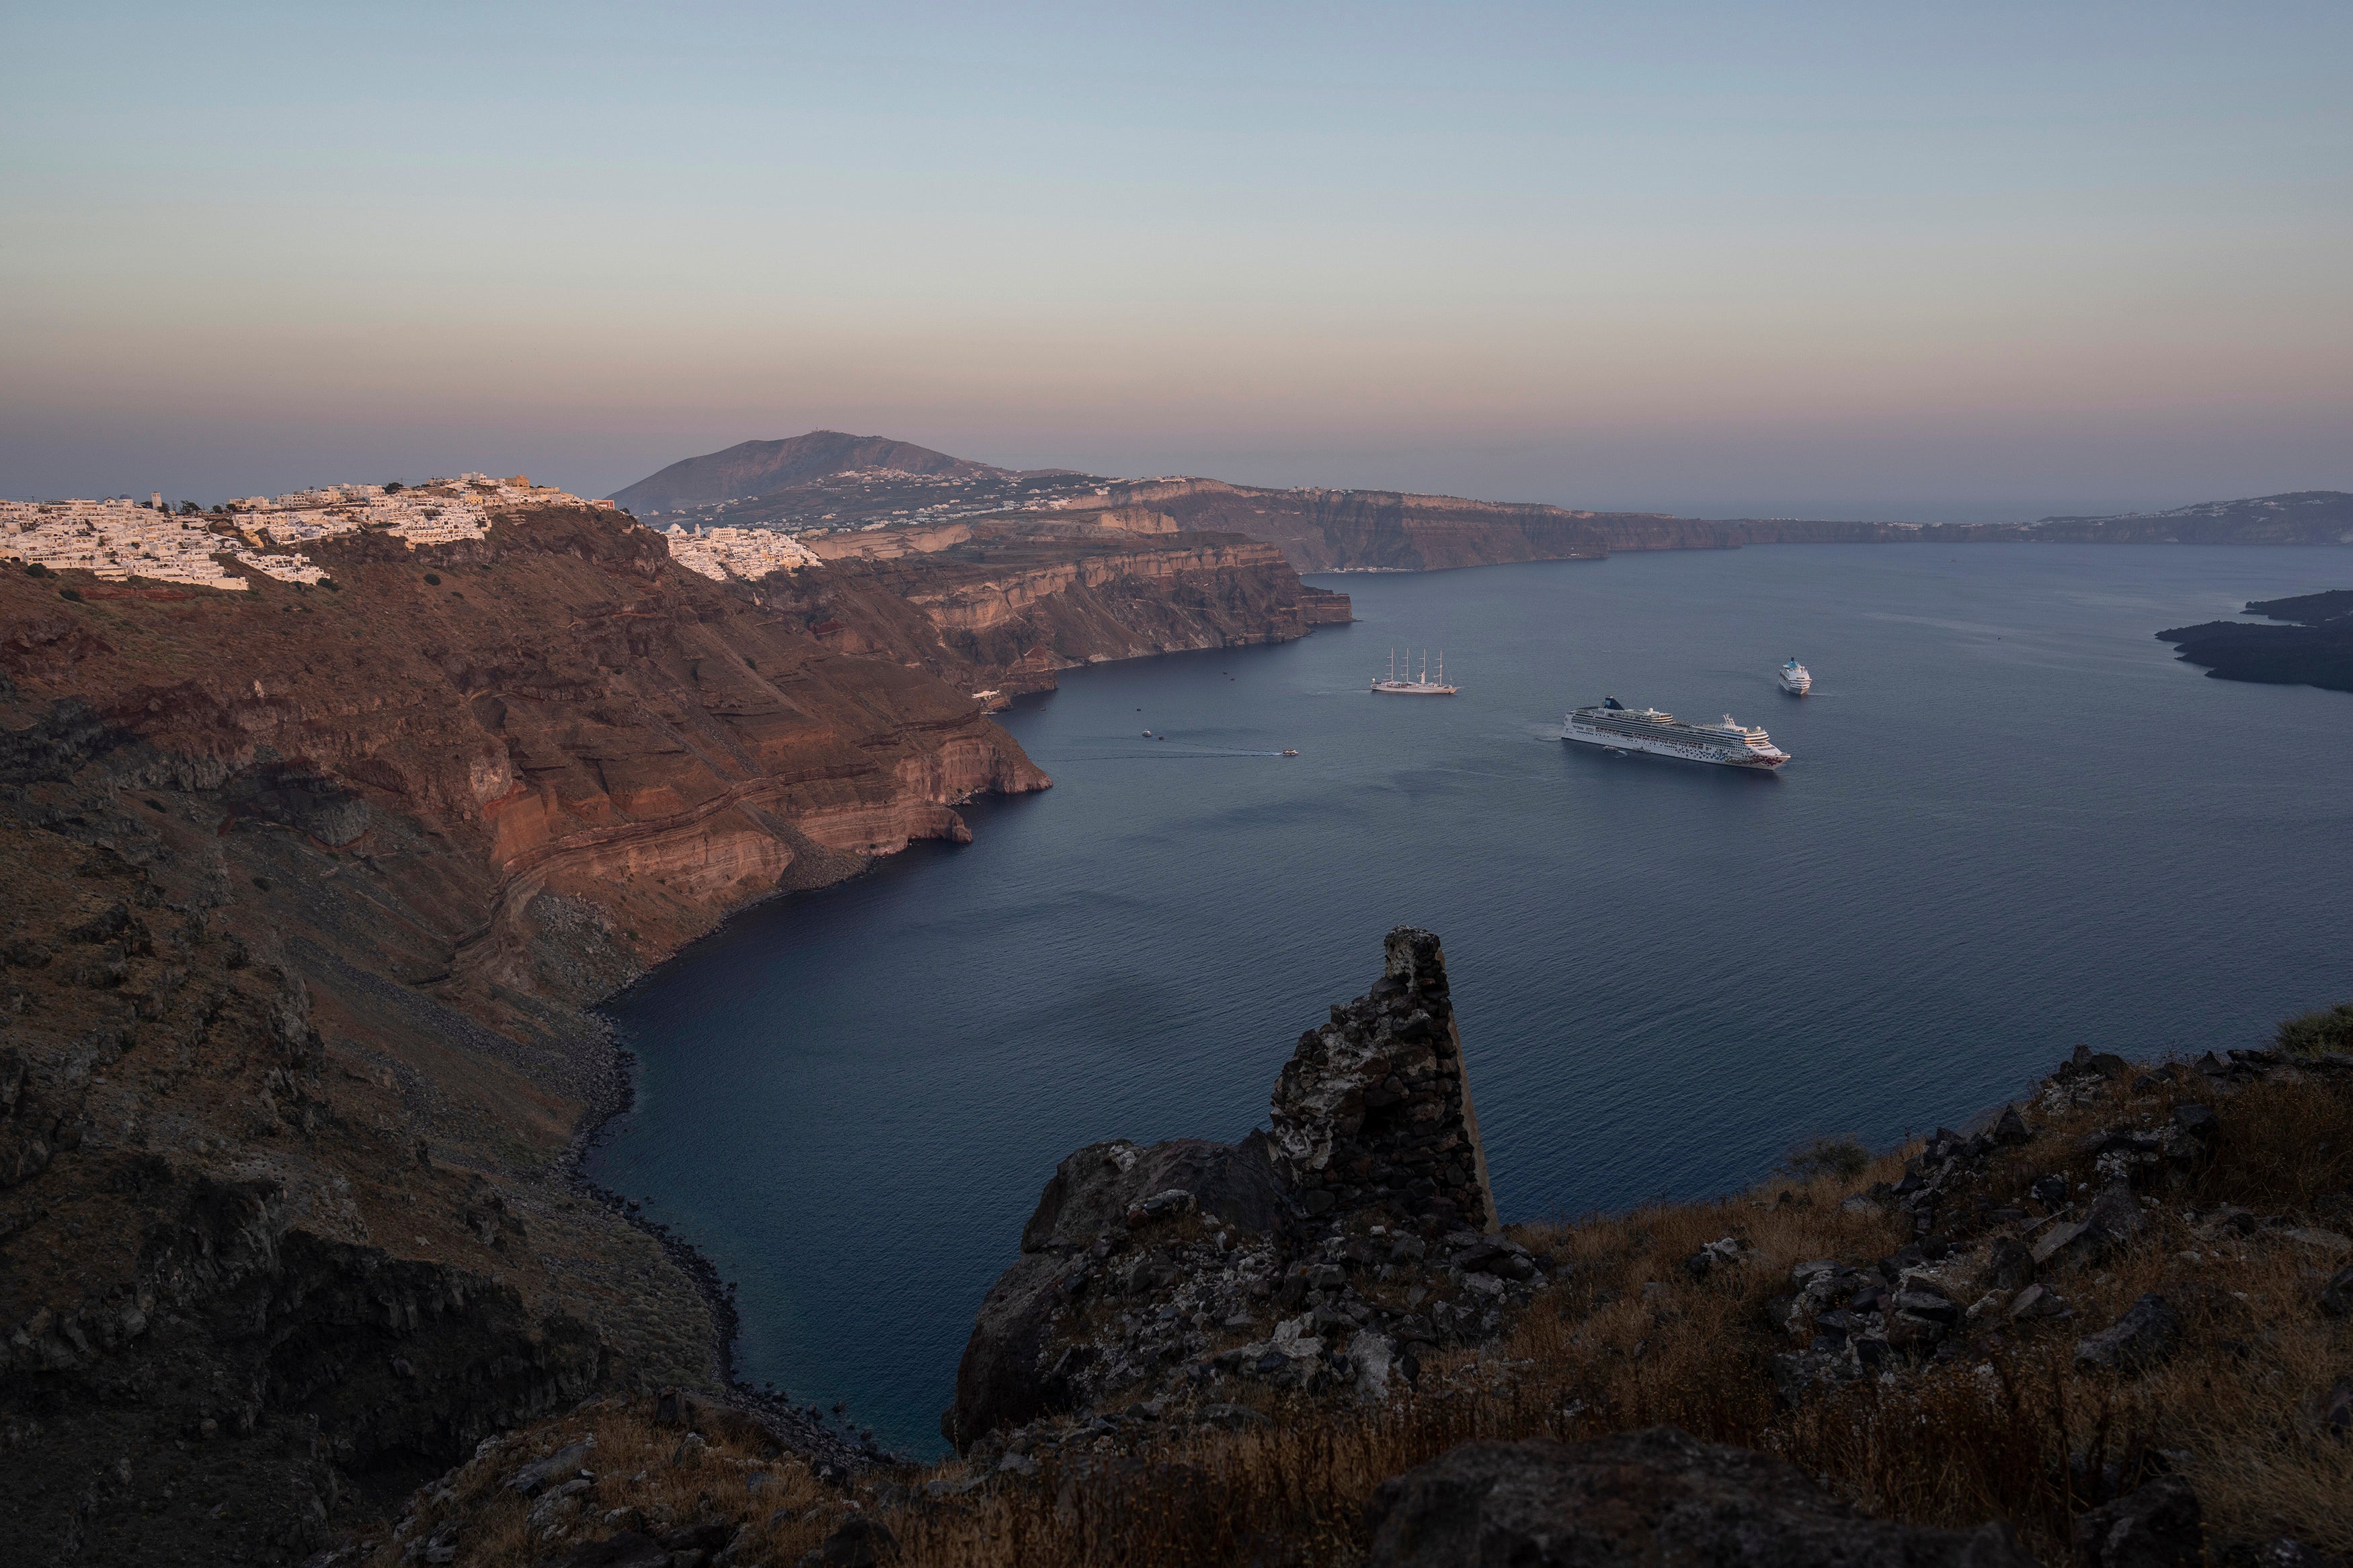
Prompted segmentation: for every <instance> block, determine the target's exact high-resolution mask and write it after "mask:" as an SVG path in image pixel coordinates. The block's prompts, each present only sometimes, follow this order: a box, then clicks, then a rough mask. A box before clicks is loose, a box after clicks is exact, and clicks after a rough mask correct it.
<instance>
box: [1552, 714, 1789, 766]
mask: <svg viewBox="0 0 2353 1568" xmlns="http://www.w3.org/2000/svg"><path fill="white" fill-rule="evenodd" d="M1560 738H1561V739H1562V740H1564V741H1582V742H1585V743H1586V744H1587V745H1588V746H1607V747H1609V749H1610V750H1611V751H1613V752H1649V753H1650V754H1651V756H1654V757H1673V758H1675V759H1677V760H1678V761H1680V762H1686V763H1710V764H1712V765H1713V766H1715V767H1720V768H1746V769H1749V770H1750V771H1752V772H1762V773H1771V772H1772V771H1773V770H1774V769H1775V768H1778V767H1779V766H1780V765H1781V764H1782V763H1786V762H1788V760H1789V754H1788V752H1783V751H1780V750H1778V748H1777V749H1775V750H1773V751H1770V752H1759V751H1757V750H1755V749H1753V748H1751V747H1747V746H1739V747H1735V746H1718V745H1712V744H1710V743H1708V742H1690V741H1681V740H1676V739H1673V738H1672V737H1670V736H1665V735H1620V734H1613V733H1611V732H1609V731H1604V730H1596V729H1592V728H1590V727H1588V726H1587V725H1584V724H1580V723H1578V722H1577V719H1576V718H1575V716H1573V715H1572V716H1571V717H1570V719H1569V721H1568V727H1567V729H1566V730H1564V731H1562V732H1561V737H1560Z"/></svg>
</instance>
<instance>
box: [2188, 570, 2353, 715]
mask: <svg viewBox="0 0 2353 1568" xmlns="http://www.w3.org/2000/svg"><path fill="white" fill-rule="evenodd" d="M2247 614H2249V615H2251V616H2263V617H2264V618H2265V619H2267V620H2271V621H2274V622H2277V623H2280V624H2278V625H2274V626H2255V625H2253V624H2251V623H2249V622H2246V621H2208V622H2206V623H2205V624H2203V625H2202V626H2175V627H2174V628H2173V629H2171V630H2170V631H2162V632H2159V633H2158V634H2157V637H2158V641H2159V642H2169V643H2173V644H2175V645H2177V646H2178V647H2179V648H2180V649H2181V655H2180V657H2181V660H2182V662H2183V663H2185V664H2202V665H2205V666H2206V667H2207V670H2206V673H2207V674H2209V675H2211V676H2212V677H2213V678H2214V679H2217V680H2252V681H2256V682H2259V683H2261V684H2263V685H2267V686H2318V687H2322V688H2325V689H2328V690H2331V691H2353V589H2346V588H2339V589H2336V590H2334V591H2332V592H2329V593H2325V594H2301V595H2296V596H2295V597H2294V598H2289V599H2260V600H2256V601H2253V602H2252V603H2250V604H2249V605H2247Z"/></svg>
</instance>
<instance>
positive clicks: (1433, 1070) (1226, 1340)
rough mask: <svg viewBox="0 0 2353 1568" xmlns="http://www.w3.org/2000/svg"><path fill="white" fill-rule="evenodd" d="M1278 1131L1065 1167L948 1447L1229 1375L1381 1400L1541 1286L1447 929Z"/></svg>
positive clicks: (1303, 1042)
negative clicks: (1508, 1181) (1497, 1159)
mask: <svg viewBox="0 0 2353 1568" xmlns="http://www.w3.org/2000/svg"><path fill="white" fill-rule="evenodd" d="M1273 1127H1274V1131H1273V1132H1272V1134H1271V1135H1270V1134H1268V1133H1265V1132H1253V1133H1252V1134H1250V1136H1249V1137H1248V1138H1245V1139H1244V1140H1242V1142H1240V1143H1239V1144H1225V1143H1212V1142H1203V1141H1201V1140H1198V1139H1181V1140H1177V1141H1175V1142H1166V1143H1158V1144H1154V1145H1152V1146H1151V1147H1149V1148H1140V1147H1138V1146H1137V1145H1135V1144H1133V1143H1128V1142H1113V1143H1098V1144H1094V1145H1092V1146H1090V1147H1088V1148H1085V1149H1082V1150H1080V1151H1079V1152H1077V1153H1075V1154H1072V1155H1071V1156H1070V1157H1069V1158H1068V1159H1066V1160H1064V1161H1063V1162H1062V1163H1061V1165H1060V1167H1059V1168H1058V1169H1057V1170H1056V1171H1055V1173H1054V1176H1053V1179H1052V1180H1051V1181H1050V1182H1049V1183H1047V1184H1046V1190H1045V1192H1044V1194H1042V1195H1041V1196H1040V1197H1039V1203H1038V1209H1037V1212H1036V1213H1035V1214H1034V1215H1031V1216H1030V1219H1029V1224H1028V1225H1027V1226H1024V1227H1023V1229H1022V1233H1021V1253H1022V1256H1021V1257H1020V1258H1019V1259H1018V1260H1017V1261H1016V1262H1015V1263H1014V1264H1013V1266H1012V1267H1011V1268H1008V1269H1007V1270H1006V1271H1005V1273H1004V1274H1003V1275H1002V1276H1001V1277H999V1279H997V1283H996V1285H995V1286H994V1287H993V1288H992V1289H990V1290H989V1293H988V1296H987V1300H985V1301H984V1302H983V1303H982V1305H981V1309H980V1312H979V1315H978V1317H977V1319H976V1321H975V1323H974V1325H973V1331H972V1337H971V1340H970V1342H968V1343H967V1344H966V1346H965V1353H964V1359H963V1362H962V1363H961V1364H960V1365H959V1366H958V1368H957V1372H956V1396H955V1405H954V1406H953V1407H952V1408H951V1409H950V1410H949V1411H948V1412H947V1413H946V1414H945V1415H944V1416H943V1417H942V1420H941V1428H942V1430H943V1432H944V1434H945V1435H946V1436H948V1437H949V1438H950V1439H952V1440H953V1441H955V1443H956V1444H957V1445H958V1446H959V1447H969V1446H970V1445H972V1444H973V1443H974V1442H975V1441H976V1440H977V1439H982V1438H985V1437H987V1436H989V1435H990V1434H992V1433H997V1432H1000V1431H1002V1430H1003V1429H1007V1428H1010V1427H1015V1426H1021V1425H1023V1424H1025V1423H1028V1422H1030V1421H1033V1420H1035V1419H1037V1418H1039V1417H1040V1416H1044V1415H1053V1414H1055V1413H1058V1412H1060V1411H1065V1410H1070V1409H1073V1408H1082V1407H1088V1406H1100V1405H1103V1403H1104V1402H1106V1401H1108V1400H1110V1399H1112V1398H1113V1397H1121V1398H1130V1399H1134V1398H1142V1397H1144V1396H1145V1394H1150V1393H1152V1392H1154V1391H1159V1392H1161V1393H1168V1392H1173V1391H1176V1390H1178V1389H1183V1390H1187V1391H1188V1392H1191V1393H1193V1394H1197V1395H1205V1391H1206V1395H1205V1396H1213V1395H1214V1392H1215V1389H1216V1388H1217V1386H1218V1385H1219V1384H1220V1383H1223V1382H1226V1381H1227V1380H1236V1381H1239V1382H1244V1383H1261V1384H1273V1385H1275V1386H1277V1387H1283V1388H1306V1389H1318V1388H1332V1387H1340V1388H1348V1387H1354V1388H1356V1389H1358V1390H1360V1391H1361V1392H1363V1393H1365V1394H1378V1393H1379V1392H1380V1391H1381V1390H1382V1389H1384V1388H1386V1387H1387V1386H1388V1379H1389V1377H1390V1375H1391V1371H1392V1368H1393V1367H1394V1368H1402V1369H1405V1370H1406V1371H1407V1373H1408V1374H1410V1369H1411V1368H1412V1367H1413V1365H1414V1364H1415V1363H1416V1360H1417V1357H1418V1355H1419V1353H1422V1352H1428V1351H1429V1350H1430V1348H1431V1347H1433V1346H1435V1345H1438V1344H1444V1343H1455V1342H1463V1341H1470V1340H1477V1339H1479V1338H1482V1337H1483V1336H1484V1335H1486V1334H1490V1333H1492V1332H1493V1331H1494V1330H1495V1329H1496V1327H1497V1326H1498V1324H1499V1323H1500V1322H1501V1321H1502V1317H1501V1314H1502V1310H1504V1309H1505V1308H1507V1307H1508V1306H1510V1305H1511V1304H1513V1303H1514V1302H1515V1301H1524V1300H1526V1299H1527V1297H1528V1296H1529V1294H1531V1293H1532V1292H1533V1291H1534V1290H1535V1289H1539V1288H1541V1285H1542V1283H1543V1280H1544V1279H1545V1274H1546V1260H1544V1259H1541V1258H1536V1257H1534V1256H1533V1255H1531V1254H1530V1253H1529V1252H1528V1251H1527V1250H1526V1248H1525V1247H1520V1246H1518V1245H1517V1244H1515V1243H1513V1242H1509V1241H1506V1240H1504V1239H1503V1238H1502V1237H1500V1236H1497V1235H1495V1234H1494V1231H1495V1229H1496V1224H1495V1218H1494V1209H1495V1205H1494V1197H1493V1194H1492V1193H1491V1192H1490V1190H1489V1188H1488V1184H1487V1166H1486V1154H1485V1152H1484V1150H1483V1149H1482V1147H1481V1145H1480V1142H1479V1126H1478V1121H1477V1119H1476V1117H1475V1116H1474V1115H1473V1114H1472V1106H1471V1094H1470V1088H1469V1084H1468V1082H1467V1081H1466V1079H1465V1078H1464V1074H1463V1069H1462V1049H1461V1041H1460V1039H1459V1038H1457V1037H1456V1033H1455V1028H1454V1014H1453V1007H1452V1004H1451V998H1450V995H1449V992H1448V988H1447V981H1446V956H1445V953H1444V952H1443V950H1442V949H1441V948H1440V945H1439V941H1438V938H1437V937H1436V936H1435V935H1433V934H1432V933H1430V932H1429V931H1419V930H1416V929H1414V928H1411V927H1399V928H1398V930H1396V931H1391V932H1390V933H1389V935H1388V942H1387V962H1386V964H1385V966H1384V969H1383V973H1382V975H1381V978H1380V979H1379V980H1378V981H1377V982H1376V983H1375V984H1374V986H1373V988H1372V990H1371V992H1370V993H1369V994H1366V995H1365V996H1363V997H1360V998H1358V999H1357V1000H1356V1001H1355V1002H1351V1003H1346V1004H1343V1005H1335V1006H1334V1007H1333V1009H1332V1021H1331V1022H1330V1023H1329V1024H1327V1025H1325V1026H1323V1027H1321V1028H1317V1029H1311V1030H1309V1031H1308V1032H1307V1033H1306V1034H1304V1035H1303V1036H1302V1037H1300V1041H1299V1046H1298V1049H1297V1051H1296V1052H1295V1054H1294V1055H1293V1058H1292V1059H1291V1061H1290V1063H1289V1064H1288V1065H1287V1066H1285V1067H1284V1068H1283V1069H1282V1078H1281V1079H1280V1080H1279V1081H1278V1083H1277V1084H1276V1087H1275V1090H1274V1096H1273Z"/></svg>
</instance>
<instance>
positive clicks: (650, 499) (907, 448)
mask: <svg viewBox="0 0 2353 1568" xmlns="http://www.w3.org/2000/svg"><path fill="white" fill-rule="evenodd" d="M854 468H893V469H896V470H898V471H899V472H901V473H907V474H943V475H950V476H954V477H955V478H959V479H977V478H980V477H982V476H984V475H996V474H1002V473H1004V472H1005V471H1006V470H1005V469H1003V468H991V467H990V466H989V465H987V463H975V462H970V461H968V460H966V459H965V458H951V457H949V456H948V455H947V454H946V453H945V452H934V451H933V450H932V449H931V448H930V447H918V446H916V445H914V444H913V442H910V441H893V440H892V439H891V438H890V437H887V436H851V435H847V434H845V433H843V432H842V431H839V430H812V431H810V432H809V433H808V434H807V435H806V436H795V437H791V438H790V439H788V440H783V441H741V442H738V443H736V444H735V445H734V446H733V447H728V448H727V449H726V450H725V451H723V452H711V453H707V454H705V455H704V456H702V457H700V458H684V459H682V460H681V461H679V462H675V463H672V464H671V465H670V467H669V468H664V469H662V470H661V472H659V473H658V474H655V475H652V476H651V477H649V478H647V479H639V480H638V482H637V483H636V484H633V485H631V486H630V487H629V488H628V489H623V490H616V491H614V492H613V498H612V499H613V500H615V501H617V502H618V503H619V504H620V505H622V506H624V507H627V508H628V510H631V511H638V512H649V511H678V510H683V509H685V508H689V507H698V506H709V505H711V504H712V503H713V502H716V501H723V500H740V499H742V498H744V497H748V496H765V495H769V494H772V493H774V492H775V491H777V490H781V489H787V488H789V487H791V486H793V485H797V484H801V483H804V482H806V481H807V480H810V479H820V478H823V477H824V476H825V475H828V474H838V473H841V472H844V471H845V470H849V469H854Z"/></svg>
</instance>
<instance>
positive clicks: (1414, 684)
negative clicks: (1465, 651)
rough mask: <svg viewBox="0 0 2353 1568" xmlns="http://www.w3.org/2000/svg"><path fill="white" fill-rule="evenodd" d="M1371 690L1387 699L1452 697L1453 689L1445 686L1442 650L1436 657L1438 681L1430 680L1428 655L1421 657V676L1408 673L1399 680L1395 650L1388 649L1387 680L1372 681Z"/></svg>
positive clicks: (1444, 661)
mask: <svg viewBox="0 0 2353 1568" xmlns="http://www.w3.org/2000/svg"><path fill="white" fill-rule="evenodd" d="M1373 689H1374V690H1375V691H1377V692H1379V693H1381V694H1382V695H1384V696H1388V697H1451V696H1453V695H1454V688H1453V687H1451V686H1449V685H1447V684H1446V655H1445V653H1444V652H1443V651H1442V650H1441V651H1440V654H1439V656H1438V679H1435V680H1432V679H1430V655H1429V654H1428V653H1424V654H1423V655H1422V656H1421V674H1420V675H1419V677H1416V676H1414V675H1413V674H1411V672H1410V671H1409V672H1408V674H1407V675H1406V676H1405V677H1404V678H1402V679H1400V678H1399V677H1398V672H1397V649H1395V648H1391V649H1389V674H1388V679H1386V680H1376V681H1374V682H1373Z"/></svg>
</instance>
